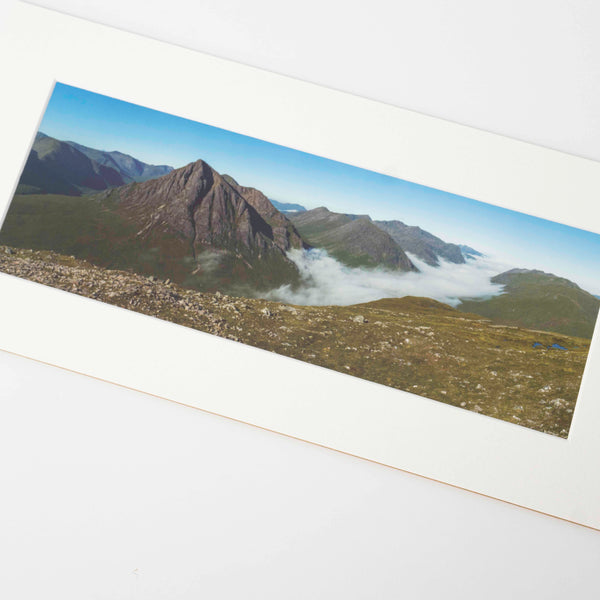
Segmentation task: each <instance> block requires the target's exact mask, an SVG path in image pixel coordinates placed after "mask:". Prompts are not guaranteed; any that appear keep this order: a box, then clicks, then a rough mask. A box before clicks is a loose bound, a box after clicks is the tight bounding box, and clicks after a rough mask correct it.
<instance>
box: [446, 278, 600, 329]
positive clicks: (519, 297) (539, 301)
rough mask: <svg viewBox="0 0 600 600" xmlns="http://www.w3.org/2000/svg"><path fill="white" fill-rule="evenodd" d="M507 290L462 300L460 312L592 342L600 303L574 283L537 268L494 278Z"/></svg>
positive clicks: (493, 280) (495, 281) (494, 281)
mask: <svg viewBox="0 0 600 600" xmlns="http://www.w3.org/2000/svg"><path fill="white" fill-rule="evenodd" d="M491 281H492V282H493V283H498V284H502V285H504V291H503V293H502V294H500V295H498V296H494V297H492V298H488V299H481V300H477V299H463V300H462V302H461V304H459V305H458V307H457V308H458V309H459V310H461V311H466V312H470V313H475V314H479V315H482V316H484V317H487V318H490V319H493V320H495V321H497V322H500V323H506V324H509V325H516V326H519V327H527V328H528V329H539V330H544V331H554V332H556V333H562V334H566V335H574V336H577V337H582V338H586V339H591V337H592V334H593V332H594V327H595V324H596V320H597V317H598V311H599V309H600V300H599V299H598V298H596V297H595V296H593V295H592V294H590V293H589V292H586V291H585V290H583V289H581V288H580V287H579V286H578V285H577V284H576V283H574V282H573V281H571V280H569V279H566V278H564V277H559V276H557V275H554V274H552V273H546V272H544V271H540V270H537V269H518V268H517V269H510V270H509V271H505V272H503V273H500V274H499V275H496V276H494V277H492V279H491Z"/></svg>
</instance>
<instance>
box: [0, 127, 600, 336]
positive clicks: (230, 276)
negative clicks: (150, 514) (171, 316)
mask: <svg viewBox="0 0 600 600" xmlns="http://www.w3.org/2000/svg"><path fill="white" fill-rule="evenodd" d="M82 195H85V197H84V198H82V197H81V196H82ZM0 243H1V244H6V245H8V246H14V247H20V248H29V249H34V250H54V251H56V252H59V253H61V254H64V255H67V256H71V255H72V256H75V257H77V258H82V259H86V260H89V261H90V262H92V263H94V264H96V265H98V266H101V267H106V268H109V269H113V268H118V269H122V270H129V271H133V272H136V273H139V274H143V275H148V276H155V277H160V278H163V279H170V280H172V281H174V282H176V283H179V284H180V285H182V286H184V287H189V288H194V289H198V290H208V291H210V290H213V291H214V290H221V291H227V292H228V293H231V294H240V295H255V294H260V293H261V291H267V290H272V289H273V288H274V287H277V286H280V285H282V284H288V285H291V286H295V285H299V284H300V272H299V270H298V267H297V266H296V264H295V263H294V262H293V261H292V260H290V258H289V257H288V254H287V253H288V251H289V250H291V249H309V248H311V247H315V248H322V249H325V250H327V252H328V253H329V254H330V255H331V256H333V257H335V258H336V259H337V260H339V261H340V262H342V263H343V264H345V265H347V266H349V267H363V268H375V267H384V268H386V269H388V270H392V271H398V272H409V271H417V270H418V269H417V268H416V266H415V265H414V264H413V262H412V261H411V259H410V257H409V254H410V255H413V256H415V257H417V258H419V259H420V260H422V261H424V262H425V263H426V264H428V265H430V266H432V267H438V266H439V265H440V264H441V263H442V262H451V263H455V264H462V263H465V262H466V261H467V260H468V261H470V260H477V259H479V258H481V257H482V256H483V255H482V253H481V252H479V251H477V250H475V249H473V248H471V247H469V246H465V245H461V246H459V245H456V244H450V243H447V242H445V241H443V240H442V239H440V238H438V237H436V236H435V235H433V234H431V233H429V232H427V231H425V230H423V229H421V228H420V227H416V226H409V225H406V224H405V223H403V222H402V221H396V220H393V221H374V220H372V219H371V217H370V216H369V215H356V214H344V213H336V212H333V211H330V210H329V209H327V208H326V207H320V208H315V209H312V210H306V209H305V207H304V206H302V205H300V204H291V203H284V202H278V201H272V200H269V199H268V198H267V196H266V195H265V194H264V193H262V192H261V191H260V190H258V189H255V188H252V187H247V186H243V185H240V184H239V183H238V182H237V181H236V180H235V179H234V178H233V177H231V176H229V175H221V174H219V173H218V172H217V171H216V170H215V169H213V168H212V167H211V166H210V165H208V164H207V163H206V162H204V161H202V160H197V161H196V162H193V163H190V164H189V165H186V166H185V167H182V168H179V169H176V170H173V169H172V167H169V166H166V165H149V164H146V163H144V162H142V161H140V160H137V159H136V158H134V157H132V156H129V155H127V154H124V153H121V152H118V151H111V152H105V151H102V150H96V149H94V148H89V147H86V146H82V145H81V144H78V143H76V142H64V141H60V140H57V139H55V138H51V137H49V136H46V135H44V134H42V133H39V134H38V135H37V136H36V139H35V142H34V144H33V147H32V150H31V152H30V155H29V157H28V159H27V162H26V165H25V167H24V169H23V173H22V176H21V179H20V181H19V185H18V187H17V194H16V195H15V197H14V199H13V201H12V203H11V206H10V208H9V211H8V213H7V216H6V219H5V222H4V225H3V228H2V231H1V232H0ZM407 253H408V254H407ZM492 282H494V283H498V284H502V285H504V292H503V293H502V294H500V295H498V296H494V297H492V298H488V299H468V298H465V299H463V301H462V303H461V304H460V305H459V307H458V308H459V310H461V311H464V312H470V313H475V314H478V315H481V316H484V317H487V318H490V319H492V320H494V321H496V322H498V323H504V324H508V325H516V326H520V327H526V328H530V329H540V330H545V331H553V332H557V333H563V334H568V335H573V336H580V337H586V338H590V337H591V335H592V332H593V329H594V324H595V321H596V317H597V314H598V310H599V307H600V300H599V299H598V298H597V297H595V296H592V295H591V294H588V293H587V292H585V291H584V290H582V289H581V288H579V286H577V285H576V284H574V283H573V282H571V281H568V280H567V279H564V278H560V277H556V276H555V275H552V274H549V273H544V272H542V271H530V270H524V269H513V270H511V271H507V272H506V273H502V274H500V275H498V276H496V277H494V278H492Z"/></svg>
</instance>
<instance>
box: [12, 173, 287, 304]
mask: <svg viewBox="0 0 600 600" xmlns="http://www.w3.org/2000/svg"><path fill="white" fill-rule="evenodd" d="M133 185H136V184H133ZM0 243H1V244H6V245H9V246H15V247H19V248H32V249H36V250H53V251H55V252H58V253H60V254H67V255H72V256H75V257H77V258H81V259H84V260H88V261H90V262H92V263H94V264H96V265H98V266H101V267H107V268H110V269H124V270H131V271H135V272H137V273H141V274H145V275H156V276H157V277H160V278H163V279H166V278H170V279H172V280H173V281H175V282H177V283H180V284H181V285H185V286H186V287H191V288H194V289H198V290H215V289H223V290H227V291H228V292H230V293H236V294H244V292H248V291H249V290H250V289H251V288H252V287H254V286H259V287H260V286H262V287H264V288H265V289H271V288H272V287H274V286H277V285H281V284H282V283H289V282H290V281H293V278H292V276H294V277H296V276H297V273H296V272H295V271H294V272H292V273H288V272H287V271H286V272H284V271H282V266H281V264H279V263H278V262H277V261H275V260H269V259H266V260H263V261H262V262H259V263H258V264H255V265H253V266H252V267H250V266H248V264H247V263H246V262H245V261H243V260H239V259H238V257H237V256H234V255H232V254H231V253H227V252H213V251H207V252H205V253H200V255H199V256H197V257H194V253H193V252H192V248H191V245H190V244H189V242H187V241H186V240H184V239H183V238H180V237H178V236H176V235H174V234H169V233H165V232H162V233H161V235H160V236H155V237H154V238H146V239H143V240H142V239H141V237H140V236H138V235H137V228H136V227H135V226H134V225H133V224H132V223H131V222H130V221H129V220H128V219H126V218H125V217H124V216H122V215H121V214H120V213H119V210H118V198H117V192H116V191H110V192H106V193H103V194H100V195H98V196H86V197H84V198H81V197H73V196H61V195H55V194H43V195H15V197H14V199H13V201H12V203H11V206H10V209H9V211H8V213H7V216H6V219H5V222H4V225H3V226H2V230H1V231H0Z"/></svg>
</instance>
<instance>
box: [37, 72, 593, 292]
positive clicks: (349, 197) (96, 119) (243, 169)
mask: <svg viewBox="0 0 600 600" xmlns="http://www.w3.org/2000/svg"><path fill="white" fill-rule="evenodd" d="M40 131H42V132H44V133H46V134H47V135H50V136H52V137H56V138H58V139H60V140H72V141H75V142H79V143H80V144H84V145H86V146H91V147H93V148H98V149H100V150H119V151H121V152H125V153H127V154H131V155H132V156H135V157H136V158H138V159H140V160H142V161H144V162H148V163H151V164H167V165H171V166H173V167H175V168H177V167H182V166H184V165H186V164H188V163H190V162H193V161H195V160H197V159H199V158H201V159H203V160H205V161H206V162H208V163H209V164H210V165H211V166H212V167H213V168H215V169H216V170H217V171H219V172H220V173H228V174H230V175H231V176H233V177H234V178H235V179H236V180H237V181H238V182H239V183H240V184H242V185H246V186H251V187H255V188H258V189H260V190H261V191H262V192H264V193H265V194H266V195H267V196H268V197H269V198H272V199H275V200H280V201H282V202H297V203H299V204H302V205H303V206H305V207H307V208H315V207H317V206H327V208H329V209H330V210H333V211H337V212H347V213H360V214H369V215H370V216H371V217H372V218H375V219H398V220H400V221H403V222H405V223H407V224H409V225H419V226H420V227H422V228H423V229H426V230H428V231H430V232H431V233H433V234H435V235H437V236H439V237H441V238H442V239H443V240H445V241H448V242H454V243H464V244H468V245H469V246H473V247H474V248H476V249H478V250H481V251H483V252H486V253H488V254H490V255H493V256H495V257H498V258H500V259H503V260H504V261H506V262H508V263H510V264H513V265H514V266H518V267H525V268H538V269H542V270H544V271H549V272H553V273H555V274H557V275H561V276H564V277H568V278H569V279H572V280H573V281H575V282H577V283H578V284H579V285H581V286H582V287H583V288H584V289H586V290H588V291H590V292H592V293H594V294H600V276H599V272H598V271H599V268H598V267H599V265H600V235H598V234H595V233H591V232H588V231H583V230H581V229H575V228H573V227H568V226H565V225H561V224H559V223H555V222H551V221H547V220H544V219H539V218H537V217H531V216H528V215H524V214H522V213H518V212H515V211H510V210H506V209H503V208H499V207H497V206H493V205H490V204H486V203H483V202H478V201H476V200H471V199H468V198H463V197H461V196H456V195H454V194H449V193H447V192H443V191H439V190H435V189H433V188H428V187H425V186H422V185H418V184H414V183H411V182H408V181H404V180H401V179H396V178H394V177H389V176H387V175H382V174H380V173H375V172H373V171H367V170H365V169H360V168H357V167H352V166H350V165H346V164H343V163H339V162H335V161H332V160H328V159H325V158H321V157H318V156H315V155H312V154H306V153H304V152H300V151H298V150H293V149H291V148H286V147H283V146H278V145H276V144H271V143H268V142H263V141H261V140H258V139H255V138H250V137H247V136H243V135H240V134H237V133H233V132H230V131H227V130H224V129H219V128H216V127H212V126H210V125H205V124H203V123H197V122H195V121H190V120H187V119H183V118H181V117H175V116H172V115H169V114H166V113H162V112H158V111H155V110H152V109H148V108H144V107H141V106H138V105H135V104H130V103H127V102H123V101H120V100H116V99H113V98H110V97H107V96H102V95H99V94H95V93H93V92H88V91H85V90H81V89H79V88H74V87H71V86H67V85H64V84H61V83H57V84H56V87H55V89H54V92H53V94H52V97H51V99H50V101H49V104H48V108H47V110H46V113H45V115H44V118H43V120H42V123H41V125H40Z"/></svg>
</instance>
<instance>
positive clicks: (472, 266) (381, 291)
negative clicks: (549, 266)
mask: <svg viewBox="0 0 600 600" xmlns="http://www.w3.org/2000/svg"><path fill="white" fill-rule="evenodd" d="M288 256H289V258H290V259H291V260H292V261H294V263H295V264H296V265H297V266H298V269H299V270H300V275H301V285H300V286H297V287H296V288H294V287H293V286H290V285H283V286H281V287H279V288H277V289H275V290H272V291H270V292H269V293H268V295H267V297H268V298H269V299H271V300H277V301H280V302H287V303H290V304H300V305H302V304H304V305H322V306H324V305H332V304H337V305H349V304H359V303H361V302H371V301H373V300H380V299H381V298H401V297H403V296H424V297H427V298H433V299H434V300H438V301H440V302H444V303H446V304H450V305H451V306H456V305H457V304H459V302H460V300H459V299H460V298H480V297H490V296H495V295H497V294H500V293H501V292H502V289H503V286H502V285H498V284H494V283H491V281H490V278H491V277H493V276H494V275H497V274H498V273H501V272H502V271H505V270H506V269H509V268H510V266H508V265H504V264H501V263H498V262H495V261H493V260H491V259H489V258H480V259H478V260H468V261H467V262H466V263H465V264H460V265H457V264H454V263H449V262H441V264H440V266H439V267H431V266H429V265H428V264H426V263H424V262H423V261H421V260H419V259H418V258H416V257H415V256H412V255H411V256H410V259H411V260H412V261H413V263H414V264H415V266H416V267H417V268H418V269H419V273H413V272H409V273H403V272H398V271H395V272H394V271H389V270H385V269H366V268H351V267H346V266H345V265H343V264H342V263H340V262H339V261H337V260H336V259H335V258H333V257H331V256H329V255H328V254H327V252H326V251H324V250H320V249H312V250H308V251H307V250H291V251H290V252H289V253H288Z"/></svg>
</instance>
